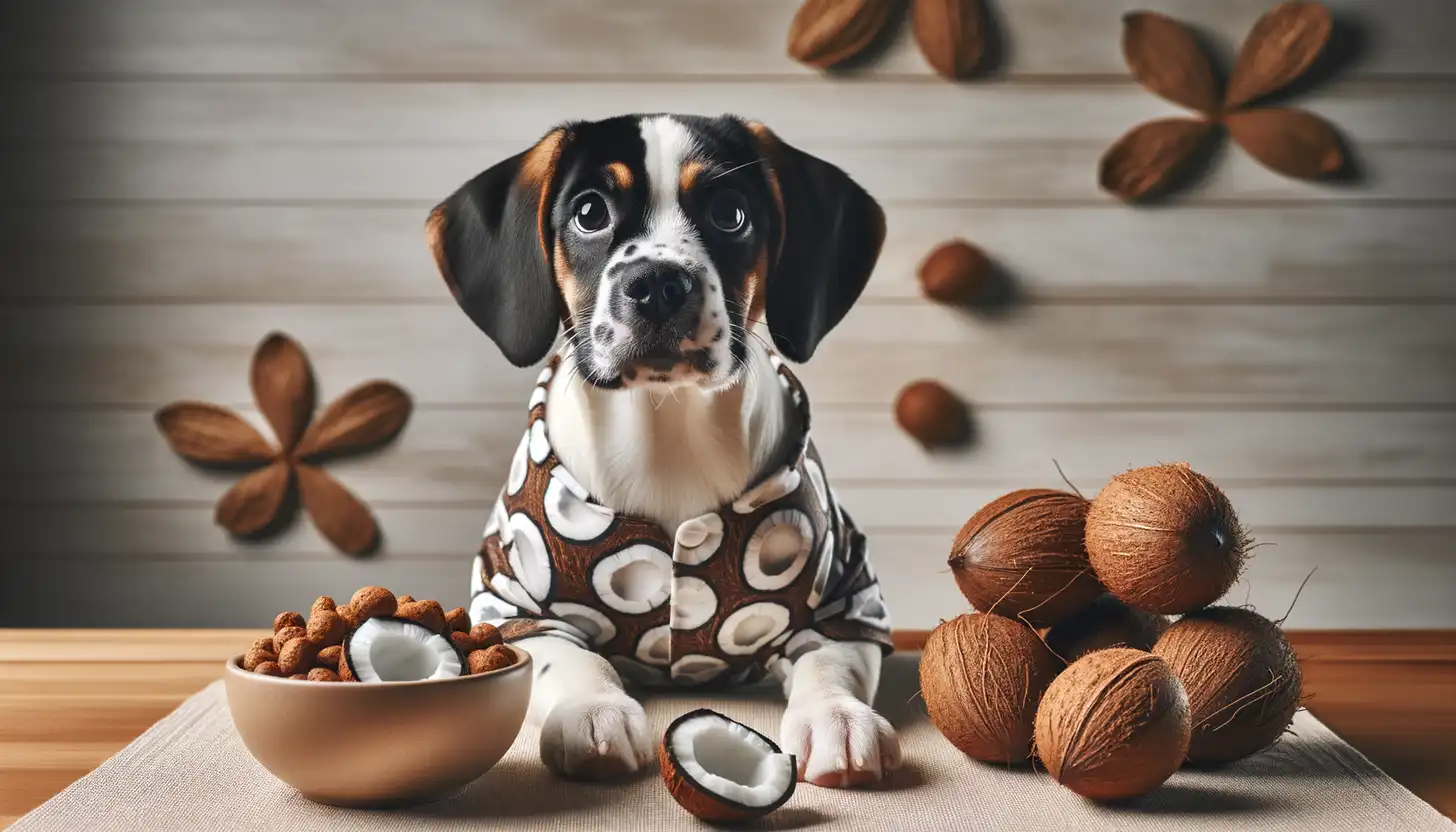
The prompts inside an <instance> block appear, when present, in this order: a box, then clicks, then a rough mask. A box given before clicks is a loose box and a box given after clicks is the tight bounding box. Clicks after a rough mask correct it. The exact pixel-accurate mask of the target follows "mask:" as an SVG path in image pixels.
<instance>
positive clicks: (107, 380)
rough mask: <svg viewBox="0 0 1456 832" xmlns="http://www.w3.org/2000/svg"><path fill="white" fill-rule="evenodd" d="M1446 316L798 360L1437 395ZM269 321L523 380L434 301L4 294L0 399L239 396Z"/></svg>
mask: <svg viewBox="0 0 1456 832" xmlns="http://www.w3.org/2000/svg"><path fill="white" fill-rule="evenodd" d="M1450 324H1451V312H1450V309H1449V307H1445V306H1439V305H1437V306H1430V305H1427V306H1385V305H1376V306H1371V305H1367V306H1358V305H1351V306H1344V305H1340V306H1335V305H1329V306H1324V305H1321V306H1293V305H1291V306H1273V307H1264V306H1239V305H1230V306H1197V307H1181V306H1172V307H1165V306H1132V305H1116V306H1113V305H1108V306H1088V307H1067V306H1045V307H1025V308H1021V309H1019V310H1016V311H1015V312H1014V313H1013V314H1011V315H1009V316H1008V317H1006V318H1004V319H997V320H988V319H985V318H982V317H977V316H974V315H968V314H964V313H961V312H959V311H956V310H951V309H944V308H940V307H934V306H931V305H928V304H925V305H922V304H915V305H894V306H874V305H860V306H859V307H857V308H856V309H854V310H853V311H851V312H850V314H849V315H848V316H847V317H846V318H845V321H844V322H843V323H842V324H841V325H840V326H839V328H838V329H837V330H836V331H835V332H834V333H832V334H831V335H830V337H829V338H828V339H826V340H825V342H824V343H823V344H821V346H820V348H819V351H818V352H817V353H816V356H815V358H814V360H813V361H812V362H810V363H809V364H807V365H805V366H804V367H803V368H802V372H801V373H800V374H801V376H802V377H803V378H804V380H805V383H806V385H807V387H808V389H809V390H810V391H811V392H812V395H813V397H814V399H815V401H816V402H818V403H820V404H862V405H874V406H884V405H886V404H887V403H888V402H890V401H891V400H892V398H893V397H894V396H895V394H896V392H897V391H898V390H900V388H901V387H902V386H903V385H905V384H906V383H908V382H909V381H911V380H912V379H914V378H919V377H927V378H939V379H941V380H942V381H943V382H944V383H946V384H948V385H949V386H950V387H952V388H954V389H956V390H958V391H960V392H961V394H962V395H963V396H965V397H966V398H967V399H968V400H970V401H971V402H972V403H973V404H984V405H1045V404H1077V405H1091V404H1098V405H1117V406H1120V407H1133V406H1139V405H1149V404H1195V403H1196V404H1241V405H1253V404H1260V405H1273V404H1277V403H1289V402H1297V403H1299V404H1300V405H1301V406H1310V405H1337V404H1338V405H1380V406H1397V405H1401V406H1405V405H1414V406H1449V405H1451V404H1456V376H1453V375H1452V374H1451V372H1450V368H1451V367H1452V366H1453V362H1456V330H1453V328H1452V327H1451V325H1450ZM273 329H281V330H283V331H286V332H290V333H292V334H293V335H294V336H295V337H297V338H298V339H299V340H300V341H301V342H302V343H303V344H304V346H305V347H306V348H307V349H308V350H309V354H310V355H311V356H312V358H313V360H314V363H315V366H316V368H317V370H318V374H319V377H320V379H321V385H322V395H323V396H324V397H325V398H327V397H329V396H333V395H337V394H338V393H339V392H342V389H343V388H345V387H346V386H351V385H353V384H356V383H358V382H360V381H363V380H365V379H367V378H375V377H383V378H389V379H394V380H396V381H398V382H399V383H401V384H403V385H404V386H405V387H407V388H408V389H410V390H411V391H412V392H413V394H414V396H415V398H416V399H417V400H418V401H420V402H424V403H431V404H438V403H452V404H462V403H471V404H478V403H490V404H503V405H516V404H519V403H520V402H522V401H524V400H525V399H526V396H527V394H528V393H529V390H530V387H531V384H532V383H533V380H534V374H532V373H529V372H526V371H521V370H517V369H515V368H513V367H510V366H509V365H508V364H507V363H506V361H505V360H504V359H503V358H501V357H500V356H499V354H498V353H496V351H495V350H494V349H493V347H492V346H491V345H490V344H489V342H488V341H487V339H486V338H485V337H484V336H483V335H481V334H480V333H479V331H477V330H476V329H475V328H474V326H473V325H471V323H470V322H469V320H468V319H467V318H466V317H465V316H464V315H462V314H461V313H460V311H459V310H458V309H456V308H455V306H454V304H453V303H451V302H450V301H448V300H447V301H444V302H443V303H441V304H435V305H419V306H399V305H378V306H371V305H357V306H327V307H321V306H311V305H288V306H275V305H197V306H192V305H188V306H171V305H166V306H145V305H141V306H124V307H118V306H75V307H67V308H49V307H36V308H28V307H9V308H0V331H3V332H5V333H7V337H8V338H9V339H11V342H12V343H13V344H14V345H15V347H16V348H17V349H20V350H22V351H26V352H30V353H31V357H30V358H29V359H28V360H27V361H25V362H22V363H20V364H19V366H17V367H15V368H14V373H13V379H12V381H11V382H10V383H9V384H8V385H6V386H5V387H4V388H3V390H0V403H3V404H17V403H22V404H27V405H35V404H42V403H75V404H80V403H85V404H129V405H140V406H145V407H156V406H159V405H161V404H163V403H165V402H167V401H170V400H172V399H178V398H196V399H202V400H205V401H216V402H221V403H246V402H247V401H248V400H249V398H250V396H249V394H248V392H247V387H246V386H245V379H246V368H247V366H248V361H249V356H250V355H251V353H252V350H253V348H254V346H255V345H256V343H257V341H258V340H259V339H260V338H261V337H263V335H264V334H265V333H267V332H268V331H269V330H273ZM1149 345H1157V346H1156V348H1151V347H1150V346H1149Z"/></svg>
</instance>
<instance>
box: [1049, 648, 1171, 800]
mask: <svg viewBox="0 0 1456 832" xmlns="http://www.w3.org/2000/svg"><path fill="white" fill-rule="evenodd" d="M1189 728H1190V722H1189V714H1188V697H1187V695H1186V694H1185V693H1184V692H1183V686H1182V685H1181V684H1179V682H1178V677H1177V676H1175V675H1174V674H1173V671H1172V669H1171V668H1169V667H1168V665H1167V664H1166V663H1165V662H1164V661H1163V660H1162V659H1160V658H1158V657H1157V656H1155V655H1153V654H1152V653H1147V652H1144V651H1142V650H1132V649H1128V648H1124V647H1113V648H1111V649H1108V650H1098V651H1097V652H1095V653H1088V654H1087V655H1086V656H1083V657H1082V658H1080V659H1078V660H1077V661H1075V662H1073V663H1072V665H1071V666H1070V667H1068V668H1067V669H1066V670H1065V671H1063V672H1062V675H1060V676H1058V677H1057V679H1056V681H1054V682H1052V684H1051V687H1049V688H1047V692H1046V695H1045V696H1043V697H1042V700H1041V707H1040V708H1038V709H1037V712H1036V754H1037V756H1038V757H1039V758H1041V761H1042V763H1043V764H1045V765H1046V767H1047V771H1048V772H1050V773H1051V775H1052V776H1053V777H1055V778H1056V779H1057V782H1059V783H1061V784H1062V785H1064V786H1066V787H1067V788H1069V789H1071V790H1072V791H1074V792H1076V793H1077V794H1080V795H1082V796H1083V797H1088V798H1091V799H1093V800H1123V799H1126V798H1130V797H1137V796H1138V795H1143V794H1147V793H1148V792H1150V791H1152V790H1153V789H1156V788H1157V787H1158V786H1160V785H1162V783H1163V781H1164V780H1167V779H1168V778H1169V777H1171V776H1172V774H1173V772H1175V771H1177V770H1178V766H1179V765H1181V764H1182V763H1183V758H1184V756H1185V755H1186V754H1187V752H1188V736H1189Z"/></svg>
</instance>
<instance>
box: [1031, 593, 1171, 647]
mask: <svg viewBox="0 0 1456 832" xmlns="http://www.w3.org/2000/svg"><path fill="white" fill-rule="evenodd" d="M1168 624H1169V621H1168V619H1167V617H1166V616H1162V615H1154V614H1153V613H1149V612H1143V611H1142V610H1135V609H1133V608H1132V607H1129V606H1128V605H1127V604H1124V603H1122V602H1121V601H1119V600H1117V599H1116V598H1114V597H1113V596H1111V595H1104V596H1102V597H1101V598H1098V599H1097V600H1096V601H1094V602H1092V606H1090V607H1088V608H1087V609H1085V610H1082V611H1081V612H1079V613H1077V614H1076V615H1074V616H1072V617H1071V618H1068V619H1066V620H1064V621H1060V622H1058V623H1057V624H1056V625H1055V626H1053V627H1052V628H1051V630H1049V631H1048V632H1047V634H1046V644H1047V647H1050V648H1051V651H1052V652H1053V653H1056V654H1057V655H1058V656H1060V657H1061V659H1062V660H1063V661H1066V662H1074V661H1076V660H1077V659H1080V658H1082V657H1083V656H1085V655H1087V654H1088V653H1091V652H1093V651H1095V650H1105V649H1107V648H1109V647H1131V648H1132V649H1134V650H1151V649H1153V645H1154V644H1156V643H1157V642H1158V637H1159V636H1161V635H1162V634H1163V632H1164V631H1166V630H1167V629H1168Z"/></svg>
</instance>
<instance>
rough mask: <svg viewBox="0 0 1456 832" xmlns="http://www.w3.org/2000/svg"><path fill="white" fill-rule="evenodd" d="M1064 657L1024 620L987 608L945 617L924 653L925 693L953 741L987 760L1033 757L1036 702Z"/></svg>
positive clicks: (932, 712) (935, 720)
mask: <svg viewBox="0 0 1456 832" xmlns="http://www.w3.org/2000/svg"><path fill="white" fill-rule="evenodd" d="M1061 667H1062V664H1061V662H1060V661H1058V660H1057V658H1056V657H1055V656H1053V655H1052V654H1051V651H1050V650H1047V648H1046V645H1044V644H1042V642H1041V639H1040V638H1038V637H1037V635H1036V633H1035V632H1034V631H1033V630H1032V629H1031V628H1030V627H1027V626H1026V625H1025V624H1022V623H1021V622H1019V621H1013V620H1011V619H1009V618H1002V617H1001V616H999V615H991V614H989V613H972V614H969V615H962V616H958V617H956V618H953V619H951V620H949V621H944V622H941V624H940V626H938V627H936V628H935V630H934V631H932V632H931V634H930V638H929V639H927V640H926V642H925V652H924V654H923V655H922V656H921V658H920V695H921V697H922V698H923V699H924V700H925V706H926V709H927V710H928V711H929V713H930V721H931V723H932V724H934V725H935V727H936V728H937V729H939V730H940V733H941V734H944V735H945V738H946V739H948V740H950V742H951V745H954V746H955V747H956V748H958V749H960V750H961V751H962V752H963V753H965V754H966V755H968V756H971V757H975V758H976V759H978V760H985V761H986V762H988V763H1001V764H1012V763H1020V762H1024V761H1026V759H1027V758H1028V757H1030V756H1031V738H1032V726H1033V722H1034V720H1035V718H1036V706H1037V703H1039V702H1040V701H1041V697H1042V694H1043V693H1045V692H1046V689H1047V686H1048V685H1050V684H1051V683H1052V680H1053V679H1054V678H1056V675H1057V671H1059V670H1061Z"/></svg>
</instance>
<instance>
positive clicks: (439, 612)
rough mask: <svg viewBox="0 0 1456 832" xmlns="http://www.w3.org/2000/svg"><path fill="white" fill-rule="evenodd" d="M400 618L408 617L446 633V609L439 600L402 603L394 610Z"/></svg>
mask: <svg viewBox="0 0 1456 832" xmlns="http://www.w3.org/2000/svg"><path fill="white" fill-rule="evenodd" d="M394 614H395V615H396V616H397V617H399V618H408V619H409V620H411V621H414V622H416V623H419V624H423V625H424V626H426V627H428V628H430V630H431V631H433V632H436V633H441V634H443V633H445V632H446V629H445V610H444V608H442V607H441V606H440V602H439V601H411V602H410V603H408V604H401V605H399V607H398V608H397V609H396V610H395V611H394Z"/></svg>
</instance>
